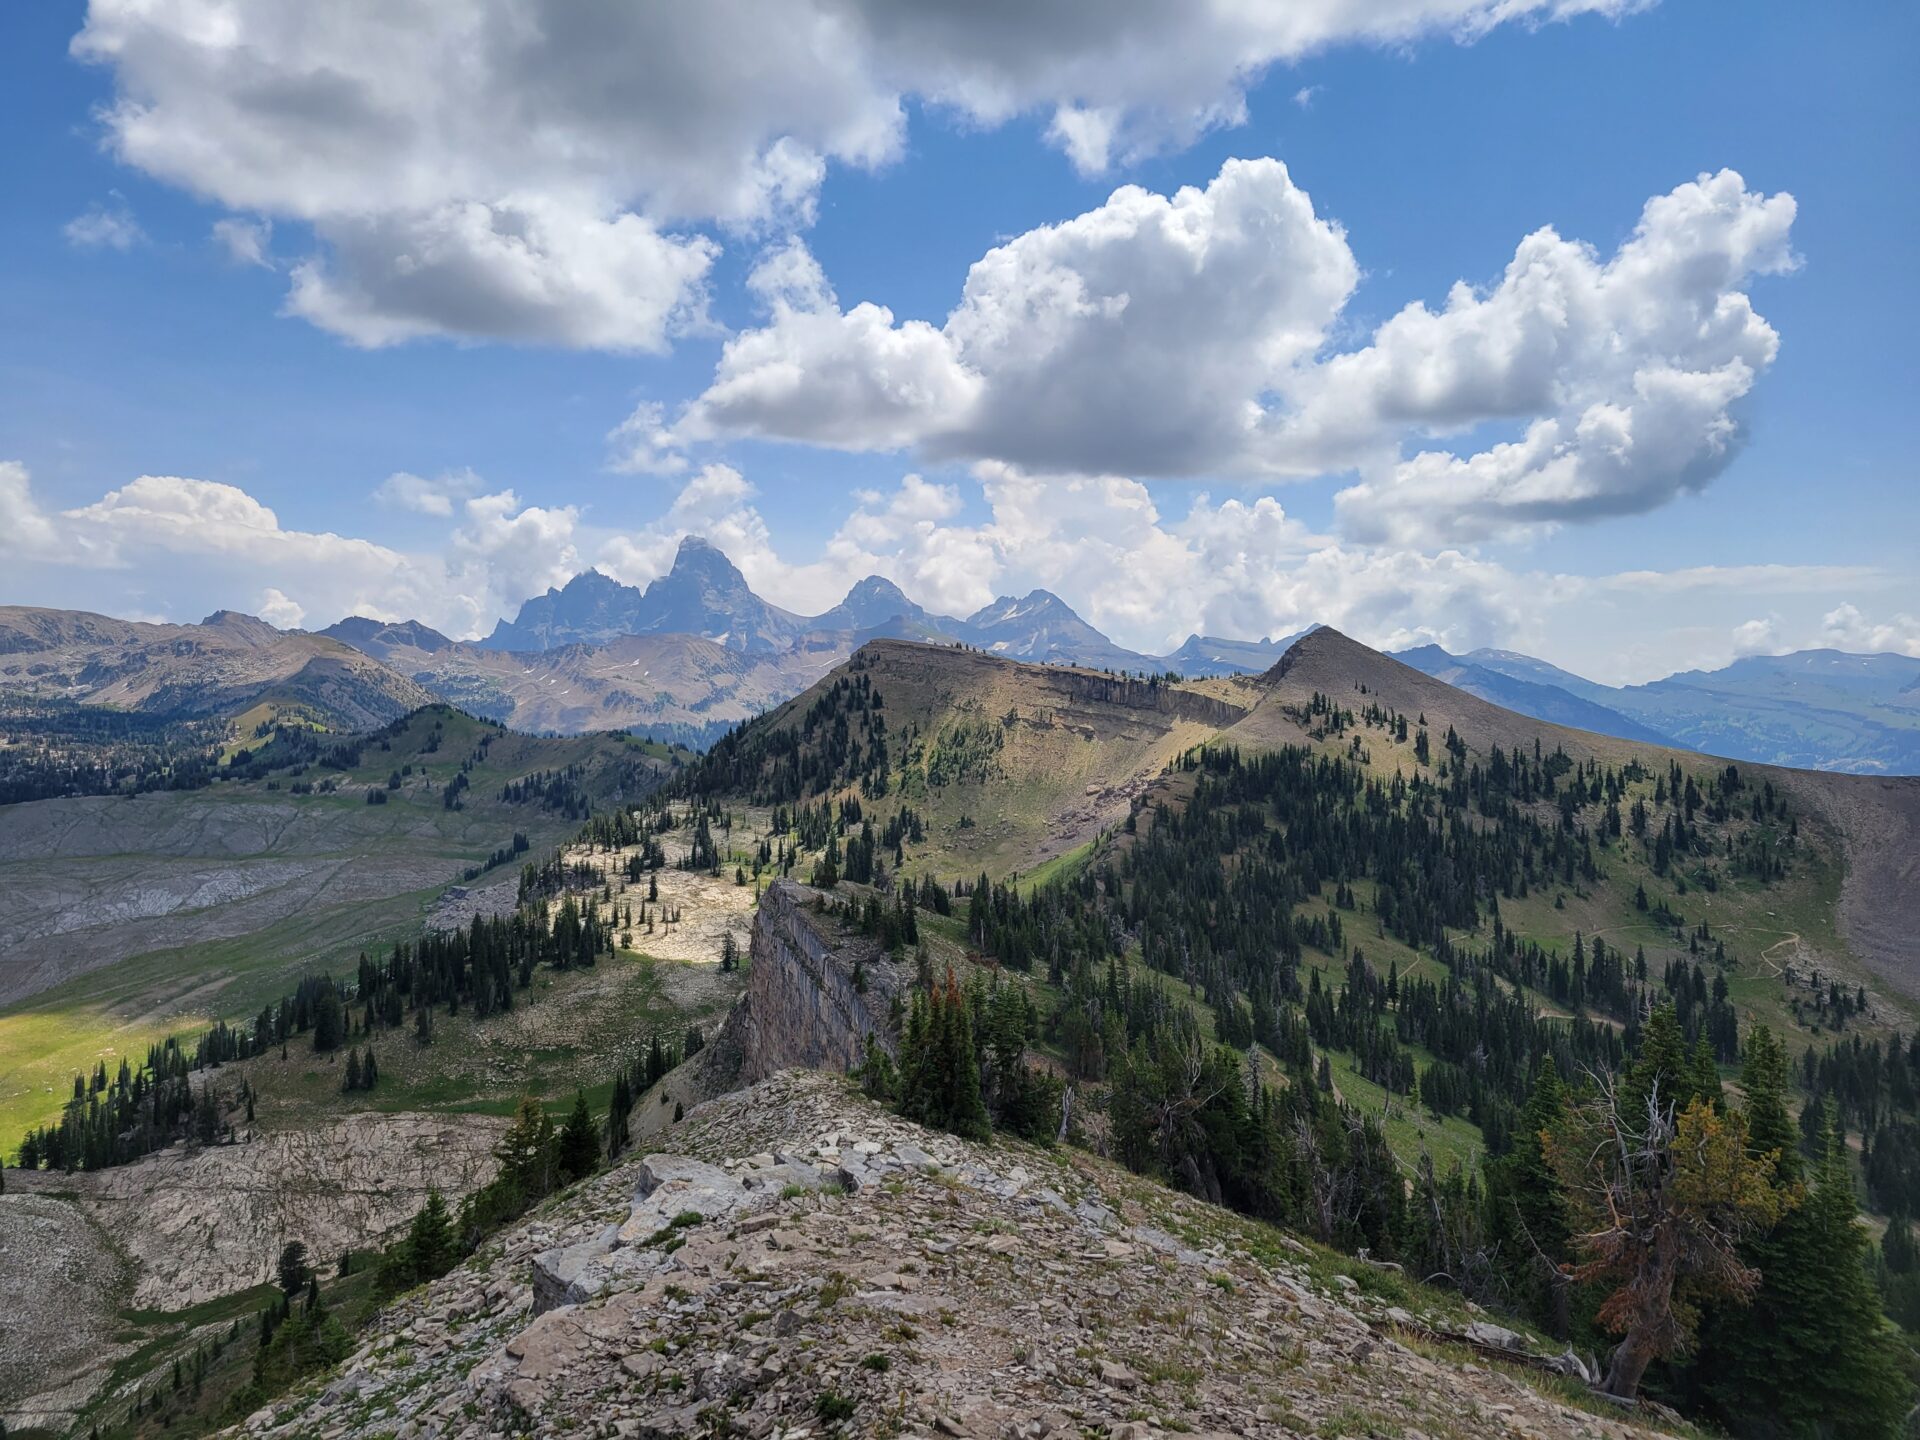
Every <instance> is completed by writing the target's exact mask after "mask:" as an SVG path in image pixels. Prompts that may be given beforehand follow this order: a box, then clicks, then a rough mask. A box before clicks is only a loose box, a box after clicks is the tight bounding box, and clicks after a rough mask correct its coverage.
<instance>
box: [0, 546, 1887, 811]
mask: <svg viewBox="0 0 1920 1440" xmlns="http://www.w3.org/2000/svg"><path fill="white" fill-rule="evenodd" d="M1301 633H1303V634H1304V633H1306V632H1301ZM1298 638H1299V636H1298V635H1288V636H1284V637H1279V638H1273V637H1264V638H1262V639H1259V640H1245V639H1231V638H1224V637H1219V636H1207V635H1197V634H1196V635H1191V636H1189V637H1188V638H1187V640H1186V641H1185V642H1184V643H1183V644H1181V645H1180V646H1179V647H1178V648H1176V649H1174V650H1172V651H1170V652H1168V653H1167V654H1164V655H1148V654H1144V653H1141V652H1139V651H1134V650H1129V649H1127V648H1126V647H1124V646H1121V645H1118V644H1116V643H1115V642H1114V641H1113V640H1111V639H1109V638H1108V637H1107V636H1106V635H1104V634H1102V633H1101V632H1100V631H1099V630H1098V629H1097V628H1096V627H1095V626H1093V625H1092V624H1090V623H1089V622H1088V621H1087V620H1086V619H1084V618H1083V617H1082V616H1080V615H1079V614H1077V613H1076V612H1075V611H1074V609H1073V608H1072V607H1071V606H1070V605H1068V604H1067V603H1066V602H1065V601H1064V600H1062V599H1061V598H1060V597H1059V596H1057V595H1055V594H1053V593H1051V592H1050V591H1046V590H1033V591H1029V592H1028V593H1027V594H1025V595H1020V596H1012V595H1004V596H1001V597H999V598H997V599H995V600H994V601H993V602H992V603H991V604H988V605H986V606H984V607H982V608H981V609H979V610H976V611H975V612H973V613H972V614H971V615H968V616H966V617H964V618H962V617H957V616H951V615H942V614H938V613H936V612H933V611H930V610H928V609H926V608H925V607H924V606H922V605H920V604H918V603H916V602H915V601H914V600H913V599H912V598H911V597H909V596H908V595H907V594H906V593H905V592H903V591H902V590H901V589H900V587H899V586H898V585H896V584H894V583H893V582H892V581H890V580H887V579H885V578H883V577H881V576H878V575H869V576H867V577H866V578H864V579H862V580H860V581H859V582H857V583H856V584H854V585H853V586H852V587H851V588H850V589H849V590H848V592H847V594H846V597H845V598H844V599H843V600H841V602H840V603H839V604H837V605H835V606H833V607H832V608H831V609H829V610H826V611H823V612H822V613H820V614H818V615H798V614H795V613H794V612H792V611H790V610H785V609H782V608H781V607H779V606H777V605H774V604H771V603H769V602H768V601H766V600H764V599H762V598H761V597H760V596H759V595H757V594H755V593H754V591H753V588H752V587H751V586H750V585H749V584H748V582H747V579H746V577H745V576H744V575H743V574H741V572H740V570H739V569H738V568H737V567H736V566H735V565H734V564H733V563H732V561H730V560H729V559H728V558H727V556H726V555H725V554H724V553H723V552H722V551H721V550H719V549H718V548H717V547H715V546H714V545H712V544H710V543H708V542H707V541H705V540H702V539H700V538H698V537H692V536H690V537H688V538H687V539H685V540H683V541H682V542H681V544H680V547H679V550H678V552H677V554H676V555H675V558H674V563H673V566H672V568H671V569H670V570H669V571H668V572H667V573H666V574H665V575H662V576H660V577H659V578H658V579H656V580H654V581H653V582H651V583H650V584H649V585H647V586H646V587H645V588H644V589H642V588H640V587H638V586H633V585H626V584H623V583H622V582H620V581H618V580H615V579H613V578H611V577H610V576H607V575H604V574H601V573H600V572H599V571H596V570H588V571H585V572H583V573H581V574H579V575H576V576H574V578H573V579H571V580H569V581H568V582H567V583H566V584H565V585H564V586H559V587H556V588H553V589H550V590H548V591H547V592H546V593H545V594H544V595H537V596H534V597H533V598H531V599H529V600H528V601H526V602H525V603H524V604H523V605H522V606H521V607H520V610H519V613H518V614H517V615H516V616H514V618H513V619H511V620H501V621H500V622H499V623H498V624H497V625H496V626H495V627H494V630H493V632H492V634H490V635H488V636H487V637H486V638H485V639H483V640H479V641H474V642H465V641H456V640H453V639H450V638H449V637H448V636H446V635H444V634H442V633H440V632H439V631H437V630H434V629H432V628H431V627H430V626H427V625H425V624H422V623H420V622H419V621H416V620H403V621H394V622H388V621H382V620H375V619H369V618H367V617H365V616H350V617H348V618H346V619H344V620H341V621H339V622H338V623H336V624H334V625H330V626H328V627H327V628H326V629H324V630H321V631H318V632H316V633H311V634H309V633H305V632H300V631H282V630H277V629H275V628H274V627H273V626H271V625H268V624H266V623H265V622H264V621H260V620H256V619H254V618H252V617H250V616H243V615H236V614H234V613H233V612H230V611H221V612H218V613H217V614H215V615H211V616H209V617H208V618H207V619H206V620H205V621H203V622H202V623H201V624H199V625H146V624H140V623H137V622H130V621H121V620H114V619H110V618H108V617H105V616H99V615H89V614H85V613H83V612H78V611H44V610H33V609H29V608H26V607H7V608H0V689H9V688H10V689H12V690H13V691H15V692H16V693H21V692H25V693H31V694H34V695H36V696H41V697H52V698H56V699H62V700H68V701H79V702H83V703H93V704H105V705H115V706H120V707H123V708H131V709H138V710H142V711H146V712H148V713H158V714H178V715H181V716H204V715H212V714H232V713H238V712H239V711H241V710H244V709H246V708H248V707H249V706H250V705H252V704H255V703H258V702H259V701H260V700H263V699H276V698H277V699H281V700H286V701H290V702H296V703H300V704H303V705H305V706H307V708H309V709H310V710H312V711H314V712H315V713H316V714H319V715H321V716H323V717H326V718H329V719H331V720H332V721H334V722H335V723H339V724H343V725H347V726H360V725H364V724H368V723H377V722H383V721H385V720H388V719H391V718H393V717H394V716H396V715H399V714H403V713H405V712H406V711H407V710H409V709H412V708H414V707H415V706H417V705H419V704H422V703H425V702H426V701H427V700H429V699H443V700H447V701H450V702H452V703H454V704H456V705H459V706H461V707H462V708H464V709H467V710H470V711H471V712H473V713H475V714H478V715H481V716H484V717H486V718H489V719H494V720H499V721H501V722H503V723H507V724H511V725H512V726H513V727H514V728H516V729H520V730H524V731H529V732H533V733H539V734H579V733H584V732H588V731H596V730H638V731H644V732H647V733H650V734H652V735H654V736H656V737H658V738H660V739H664V740H674V741H679V742H683V743H686V744H690V745H693V746H696V747H704V746H706V745H708V744H711V743H712V742H713V741H714V740H716V739H717V738H718V737H719V736H720V735H721V734H724V733H725V732H726V731H727V730H728V729H730V728H732V727H733V726H734V725H737V724H739V723H740V722H741V721H743V720H746V719H749V718H751V717H752V716H754V715H757V714H760V713H762V712H764V711H765V710H767V709H769V708H770V707H772V706H774V705H777V704H779V703H780V702H782V701H783V700H786V699H788V698H789V697H791V696H793V695H796V694H798V693H800V692H801V691H802V690H805V689H806V688H807V687H808V686H810V685H812V684H813V683H814V682H815V681H817V680H818V679H819V678H820V677H821V676H822V675H824V674H826V673H827V672H828V671H829V670H831V669H832V668H833V667H834V666H836V665H838V664H840V663H841V662H843V661H844V660H846V659H847V658H848V657H849V656H851V655H852V654H853V653H854V651H855V650H857V649H858V648H859V647H860V646H861V645H863V644H865V643H866V642H867V641H869V640H874V639H896V640H919V641H927V642H932V643H947V644H955V645H963V646H967V647H969V648H972V649H977V650H981V651H985V652H987V653H989V654H993V655H998V656H1001V657H1003V658H1006V659H1011V660H1022V661H1027V662H1031V663H1037V664H1052V665H1073V666H1079V667H1083V668H1087V669H1092V670H1103V671H1113V672H1122V673H1131V674H1148V675H1151V674H1166V673H1169V672H1171V673H1174V674H1179V675H1183V676H1186V677H1188V678H1190V679H1208V678H1220V677H1225V676H1231V675H1250V674H1259V673H1261V672H1263V671H1265V670H1267V669H1268V668H1270V667H1271V666H1273V665H1274V664H1275V663H1276V662H1277V661H1278V660H1279V659H1280V657H1281V656H1282V655H1283V654H1285V652H1286V651H1287V649H1288V647H1289V646H1290V645H1291V644H1292V643H1293V642H1294V641H1295V640H1296V639H1298ZM1396 658H1398V659H1399V660H1401V661H1402V662H1404V663H1405V664H1407V665H1409V666H1411V667H1413V668H1414V669H1416V670H1419V671H1422V672H1424V673H1425V674H1427V675H1429V676H1432V677H1435V678H1437V679H1440V680H1443V681H1445V682H1447V683H1448V684H1450V685H1453V686H1456V687H1458V688H1459V689H1461V690H1465V691H1467V692H1468V693H1470V694H1472V695H1475V696H1477V697H1479V698H1481V699H1483V700H1486V701H1488V702H1490V703H1492V704H1495V705H1498V706H1500V707H1502V708H1504V709H1507V710H1511V711H1514V712H1517V713H1519V714H1522V715H1525V716H1528V717H1530V718H1533V719H1538V720H1544V721H1548V722H1550V723H1553V724H1557V725H1564V726H1568V727H1572V728H1575V729H1581V730H1589V731H1593V732H1596V733H1599V734H1604V735H1611V736H1615V737H1617V738H1620V739H1625V740H1631V741H1635V742H1638V743H1642V744H1659V745H1668V746H1673V747H1677V748H1681V749H1691V750H1698V751H1701V752H1703V753H1707V754H1712V755H1721V756H1725V757H1727V758H1728V759H1732V760H1740V761H1749V762H1760V763H1767V764H1775V765H1787V766H1795V767H1800V768H1809V769H1827V770H1841V771H1854V772H1860V773H1867V774H1913V773H1920V659H1916V658H1912V657H1908V656H1904V655H1894V654H1882V655H1852V654H1846V653H1844V652H1841V651H1836V650H1804V651H1798V652H1795V653H1792V654H1788V655H1779V656H1751V657H1747V658H1745V659H1741V660H1737V661H1735V662H1734V663H1733V664H1731V665H1728V666H1726V667H1724V668H1722V669H1718V670H1711V671H1703V670H1689V671H1684V672H1682V673H1680V674H1676V675H1671V676H1668V677H1666V678H1665V679H1662V680H1656V681H1653V682H1651V683H1649V684H1644V685H1628V686H1612V685H1603V684H1600V683H1598V682H1596V681H1592V680H1588V679H1586V678H1585V677H1583V676H1580V675H1576V674H1574V673H1572V672H1571V671H1568V670H1564V669H1562V668H1560V667H1559V666H1556V665H1552V664H1550V663H1548V662H1546V661H1544V660H1539V659H1536V658H1534V657H1532V656H1528V655H1523V654H1519V653H1516V652H1514V651H1510V650H1498V649H1477V650H1471V651H1467V652H1465V653H1464V654H1455V653H1453V652H1450V651H1447V650H1445V649H1442V648H1441V647H1440V646H1437V645H1422V646H1417V647H1414V648H1411V649H1407V650H1403V651H1400V652H1398V655H1397V657H1396Z"/></svg>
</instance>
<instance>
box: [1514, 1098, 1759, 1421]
mask: <svg viewBox="0 0 1920 1440" xmlns="http://www.w3.org/2000/svg"><path fill="white" fill-rule="evenodd" d="M1631 1078H1632V1077H1629V1080H1628V1081H1625V1082H1622V1083H1620V1084H1618V1085H1616V1084H1615V1083H1614V1082H1613V1081H1612V1080H1611V1079H1604V1080H1602V1081H1601V1082H1600V1083H1599V1084H1598V1085H1597V1087H1596V1088H1595V1090H1594V1091H1593V1093H1591V1094H1588V1095H1585V1096H1582V1097H1580V1098H1578V1099H1576V1100H1575V1101H1574V1102H1573V1103H1572V1104H1570V1105H1569V1106H1568V1107H1567V1109H1566V1112H1565V1114H1564V1115H1563V1116H1562V1118H1561V1119H1560V1121H1559V1122H1558V1123H1556V1124H1555V1125H1554V1126H1553V1127H1552V1128H1551V1129H1550V1130H1549V1131H1548V1132H1547V1139H1546V1154H1547V1159H1548V1162H1549V1163H1550V1164H1551V1165H1552V1167H1553V1170H1554V1173H1555V1175H1556V1176H1558V1177H1559V1180H1560V1184H1561V1187H1562V1190H1563V1192H1564V1193H1565V1195H1566V1198H1567V1206H1568V1213H1569V1220H1570V1223H1571V1226H1572V1230H1573V1243H1574V1248H1575V1251H1576V1253H1577V1254H1578V1255H1579V1256H1580V1261H1579V1263H1578V1264H1577V1265H1575V1266H1574V1267H1573V1271H1572V1273H1573V1276H1574V1278H1575V1279H1577V1280H1582V1281H1595V1282H1598V1283H1601V1284H1606V1285H1611V1286H1612V1287H1613V1288H1612V1290H1611V1291H1610V1292H1609V1293H1608V1295H1607V1297H1606V1298H1605V1299H1604V1300H1603V1301H1602V1302H1601V1305H1600V1310H1599V1314H1598V1316H1597V1318H1598V1320H1599V1321H1600V1323H1601V1324H1602V1325H1605V1326H1606V1327H1607V1328H1608V1329H1610V1330H1612V1331H1613V1332H1614V1333H1615V1334H1617V1335H1619V1336H1620V1343H1619V1344H1618V1345H1616V1346H1615V1347H1614V1351H1613V1356H1612V1359H1611V1361H1610V1362H1609V1365H1608V1369H1607V1376H1606V1380H1605V1386H1606V1389H1607V1390H1608V1391H1609V1392H1610V1393H1612V1394H1614V1395H1619V1396H1622V1397H1627V1398H1631V1397H1632V1396H1633V1395H1635V1394H1636V1393H1637V1392H1638V1391H1639V1388H1640V1379H1641V1376H1642V1375H1644V1374H1645V1373H1646V1368H1647V1366H1648V1365H1649V1364H1651V1363H1652V1362H1653V1361H1654V1360H1656V1359H1659V1358H1661V1357H1662V1356H1667V1355H1672V1354H1675V1353H1678V1352H1679V1351H1681V1350H1683V1349H1684V1348H1685V1347H1686V1346H1687V1345H1688V1344H1689V1343H1690V1342H1691V1341H1692V1339H1693V1332H1694V1326H1695V1323H1696V1321H1697V1315H1696V1312H1695V1309H1694V1301H1695V1300H1696V1299H1704V1298H1710V1297H1717V1296H1724V1297H1727V1298H1730V1299H1743V1298H1744V1297H1746V1296H1747V1295H1749V1294H1751V1293H1752V1291H1753V1289H1754V1287H1755V1286H1756V1285H1758V1284H1759V1281H1760V1274H1759V1272H1758V1271H1757V1270H1755V1269H1754V1268H1753V1267H1752V1266H1750V1265H1748V1264H1746V1263H1745V1262H1744V1261H1743V1260H1742V1259H1741V1256H1740V1253H1739V1248H1738V1247H1739V1244H1740V1242H1741V1240H1743V1239H1744V1238H1745V1237H1746V1236H1747V1235H1749V1234H1751V1233H1752V1232H1753V1231H1755V1230H1757V1229H1763V1228H1765V1227H1766V1226H1769V1225H1771V1224H1772V1223H1773V1222H1774V1220H1775V1219H1776V1218H1778V1216H1779V1213H1780V1197H1779V1194H1778V1193H1777V1192H1776V1191H1775V1189H1774V1187H1773V1183H1772V1179H1773V1163H1772V1160H1771V1159H1756V1158H1755V1157H1754V1156H1752V1155H1750V1154H1748V1153H1747V1130H1746V1121H1745V1119H1744V1117H1743V1116H1741V1115H1739V1114H1738V1113H1734V1114H1721V1113H1720V1112H1718V1111H1716V1110H1715V1109H1714V1108H1713V1107H1712V1106H1711V1105H1710V1104H1709V1103H1708V1102H1706V1101H1705V1100H1702V1099H1699V1098H1697V1097H1696V1098H1695V1099H1693V1100H1691V1101H1690V1102H1689V1103H1688V1104H1687V1106H1686V1108H1685V1109H1684V1110H1679V1111H1677V1112H1676V1110H1675V1109H1674V1107H1673V1105H1672V1104H1670V1103H1669V1102H1668V1100H1667V1098H1666V1096H1665V1094H1664V1093H1663V1087H1662V1085H1661V1083H1660V1081H1659V1080H1658V1079H1657V1078H1656V1079H1653V1080H1650V1081H1649V1082H1648V1083H1647V1084H1646V1086H1645V1089H1644V1094H1645V1097H1646V1098H1645V1100H1644V1101H1643V1102H1641V1104H1640V1108H1638V1109H1628V1108H1626V1105H1625V1103H1624V1102H1625V1093H1624V1092H1628V1091H1632V1092H1634V1093H1636V1094H1638V1093H1640V1087H1638V1086H1632V1085H1631V1084H1630V1081H1631Z"/></svg>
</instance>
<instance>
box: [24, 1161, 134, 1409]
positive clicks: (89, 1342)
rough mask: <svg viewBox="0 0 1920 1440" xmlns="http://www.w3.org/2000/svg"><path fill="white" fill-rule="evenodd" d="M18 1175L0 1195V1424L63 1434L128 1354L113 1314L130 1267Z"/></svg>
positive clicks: (78, 1213) (80, 1219)
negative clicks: (23, 1183) (22, 1183)
mask: <svg viewBox="0 0 1920 1440" xmlns="http://www.w3.org/2000/svg"><path fill="white" fill-rule="evenodd" d="M22 1178H23V1177H22V1175H21V1172H19V1171H12V1172H9V1178H8V1182H7V1191H6V1193H5V1194H0V1421H4V1423H5V1425H6V1427H7V1428H8V1430H9V1431H10V1432H11V1431H21V1430H34V1429H44V1430H46V1431H47V1432H49V1433H54V1434H65V1433H66V1431H67V1429H68V1427H69V1426H71V1425H72V1424H73V1423H74V1422H75V1420H76V1419H77V1418H78V1415H79V1412H80V1410H81V1408H82V1407H83V1406H84V1405H85V1404H86V1403H87V1401H88V1400H89V1399H90V1398H91V1397H92V1396H93V1395H94V1393H95V1392H96V1391H97V1390H98V1389H99V1388H100V1385H101V1383H102V1382H103V1381H104V1380H105V1378H106V1375H107V1372H108V1371H110V1370H111V1369H112V1368H113V1366H114V1364H115V1363H116V1362H118V1361H119V1360H120V1359H121V1358H122V1357H123V1356H125V1355H126V1354H127V1352H128V1351H129V1350H131V1349H132V1348H133V1347H132V1346H131V1345H129V1344H127V1343H126V1341H125V1339H124V1337H123V1336H122V1334H121V1333H120V1332H121V1331H122V1330H124V1328H125V1327H124V1326H123V1325H121V1324H120V1323H119V1317H118V1315H117V1314H116V1311H117V1310H118V1308H119V1306H120V1305H121V1304H122V1303H124V1301H125V1298H126V1292H127V1288H128V1275H127V1269H128V1267H127V1264H126V1262H125V1260H124V1259H123V1258H122V1257H121V1256H120V1255H119V1254H118V1253H117V1252H116V1251H115V1250H114V1248H113V1245H112V1243H111V1242H110V1241H109V1240H108V1238H107V1234H106V1231H105V1229H104V1228H103V1227H102V1226H101V1225H99V1224H98V1223H96V1222H95V1221H93V1220H92V1219H90V1218H89V1217H88V1216H87V1215H86V1214H85V1212H83V1211H82V1210H81V1208H80V1207H79V1206H78V1205H76V1204H74V1203H73V1202H72V1201H70V1200H67V1199H64V1198H61V1197H59V1196H56V1195H37V1194H26V1193H23V1192H22V1189H21V1186H20V1184H19V1181H20V1180H21V1179H22ZM60 1178H62V1179H66V1178H68V1177H65V1176H62V1177H60Z"/></svg>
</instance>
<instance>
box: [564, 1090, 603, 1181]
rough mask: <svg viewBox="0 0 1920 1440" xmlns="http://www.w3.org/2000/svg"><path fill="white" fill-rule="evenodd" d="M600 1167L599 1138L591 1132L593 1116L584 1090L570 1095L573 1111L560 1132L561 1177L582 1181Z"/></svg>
mask: <svg viewBox="0 0 1920 1440" xmlns="http://www.w3.org/2000/svg"><path fill="white" fill-rule="evenodd" d="M599 1163H600V1136H599V1134H598V1132H597V1131H596V1130H595V1128H594V1124H593V1112H592V1111H591V1110H589V1109H588V1108H587V1095H586V1092H585V1091H584V1090H576V1091H574V1092H573V1110H572V1111H571V1112H570V1113H569V1114H568V1116H567V1123H566V1125H565V1126H563V1127H562V1128H561V1131H560V1174H561V1175H562V1177H563V1178H565V1179H566V1180H569V1181H572V1180H581V1179H584V1178H586V1177H587V1176H589V1175H591V1174H592V1173H593V1167H594V1166H596V1165H598V1164H599Z"/></svg>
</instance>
